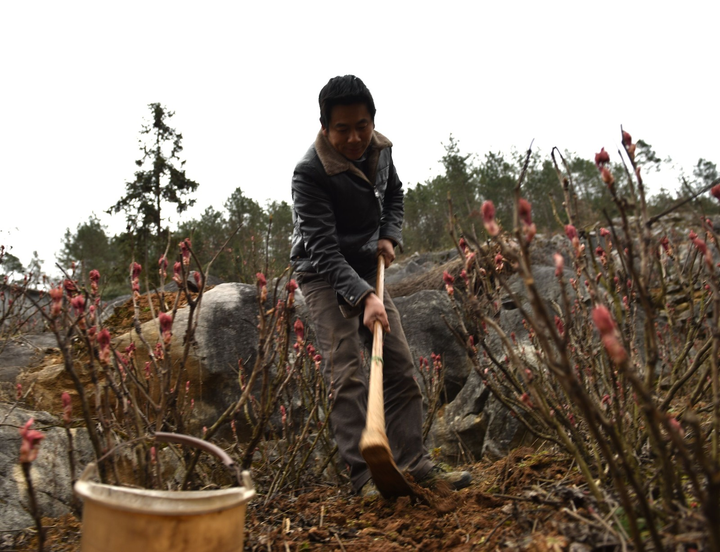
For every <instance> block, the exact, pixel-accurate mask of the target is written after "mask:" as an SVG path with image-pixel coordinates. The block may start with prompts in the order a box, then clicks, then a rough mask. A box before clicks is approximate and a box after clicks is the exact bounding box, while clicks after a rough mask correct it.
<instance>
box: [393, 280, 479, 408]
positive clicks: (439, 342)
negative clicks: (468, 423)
mask: <svg viewBox="0 0 720 552" xmlns="http://www.w3.org/2000/svg"><path fill="white" fill-rule="evenodd" d="M393 301H394V303H395V306H396V307H397V309H398V312H399V313H400V318H401V320H402V325H403V330H404V331H405V336H406V337H407V341H408V345H410V350H411V351H412V354H413V359H414V360H415V366H419V362H418V361H419V358H420V357H425V358H427V359H429V358H430V355H431V354H432V353H434V354H436V355H440V356H441V357H442V361H443V365H444V366H445V391H446V397H447V400H448V401H451V400H453V399H454V398H455V396H456V395H457V394H458V393H459V392H460V390H461V389H462V388H463V386H464V385H465V382H466V380H467V378H468V375H469V374H470V371H471V370H472V363H471V362H470V360H469V359H468V356H467V353H466V352H465V348H464V347H463V346H461V345H460V344H459V343H458V341H457V339H456V338H455V336H454V335H453V333H452V331H451V330H450V329H449V327H448V324H449V325H450V328H452V329H453V330H455V332H460V324H459V321H458V319H457V315H456V314H455V312H454V311H453V309H452V304H451V303H450V299H449V298H448V295H447V293H445V292H444V291H429V290H427V291H420V292H418V293H415V294H413V295H411V296H409V297H397V298H395V299H393ZM418 379H419V381H420V383H421V386H422V379H421V378H418Z"/></svg>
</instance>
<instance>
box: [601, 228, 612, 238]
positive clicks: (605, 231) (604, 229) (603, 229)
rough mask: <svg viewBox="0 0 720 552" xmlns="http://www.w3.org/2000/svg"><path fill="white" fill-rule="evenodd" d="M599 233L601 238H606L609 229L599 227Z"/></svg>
mask: <svg viewBox="0 0 720 552" xmlns="http://www.w3.org/2000/svg"><path fill="white" fill-rule="evenodd" d="M600 235H601V236H602V237H603V238H607V237H608V236H609V235H610V230H608V229H607V228H600Z"/></svg>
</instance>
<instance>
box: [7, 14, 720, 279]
mask: <svg viewBox="0 0 720 552" xmlns="http://www.w3.org/2000/svg"><path fill="white" fill-rule="evenodd" d="M719 19H720V3H718V2H711V1H709V0H704V1H702V2H697V1H693V0H686V1H683V2H673V3H670V2H667V3H660V2H656V1H654V2H650V1H634V2H620V1H608V2H584V1H577V0H576V1H570V2H558V1H537V0H535V1H511V0H505V1H502V2H500V1H492V2H489V1H478V0H476V1H466V2H454V1H451V0H436V1H435V2H432V3H430V2H422V1H417V0H416V1H414V2H396V1H392V0H384V1H381V2H377V1H374V0H368V1H363V2H340V1H338V0H334V1H330V2H315V1H312V0H305V1H302V2H300V1H297V0H296V1H287V2H285V1H275V2H269V1H267V2H258V1H255V2H229V1H226V2H210V1H206V2H202V3H201V2H192V3H191V2H180V1H172V2H153V1H150V0H146V1H142V2H137V1H123V2H113V3H110V2H73V1H69V0H68V1H64V2H57V1H43V0H38V1H34V2H10V1H7V2H2V3H1V4H0V244H3V245H5V246H6V248H10V251H11V252H12V253H13V254H14V255H16V256H17V257H19V258H20V260H21V262H23V263H24V264H27V263H28V261H29V260H30V258H31V256H32V252H33V251H34V250H37V251H38V252H39V255H40V258H41V259H43V260H44V261H45V266H44V268H45V270H47V271H52V269H53V264H54V262H55V254H56V252H57V251H58V250H59V249H60V247H61V241H62V238H63V235H64V232H65V229H66V228H71V229H72V230H73V231H74V230H75V229H76V227H77V225H78V224H80V223H82V222H84V221H86V220H87V219H88V216H89V215H90V214H91V213H92V212H95V213H96V214H97V215H101V220H102V221H103V222H104V223H105V224H107V225H108V232H109V233H110V234H114V233H118V232H120V231H122V230H123V229H124V217H123V215H116V216H114V217H110V216H108V215H104V214H103V212H104V210H105V209H107V208H108V207H109V206H110V205H112V204H113V203H115V202H116V201H117V200H118V199H119V198H120V197H122V195H123V193H124V190H125V187H124V183H125V182H126V181H127V180H131V179H132V178H133V174H134V171H135V168H136V167H135V164H134V161H135V159H138V158H139V156H140V154H139V151H138V149H137V146H138V142H137V140H138V138H139V131H140V127H141V124H142V122H143V119H144V118H145V117H147V116H148V114H149V110H148V108H147V104H149V103H151V102H160V103H162V104H164V105H166V106H167V107H168V108H170V109H171V110H174V111H175V112H176V115H175V117H173V119H171V122H172V126H174V128H176V129H178V130H179V131H181V132H182V134H183V136H184V141H183V144H184V147H185V149H184V152H183V158H184V159H186V160H187V163H186V166H185V168H186V171H187V175H188V176H189V177H190V178H192V179H194V180H196V181H197V182H199V183H200V188H199V190H198V193H197V195H196V197H197V199H198V201H197V206H196V208H195V209H194V210H193V211H192V212H191V213H190V216H199V214H200V213H201V212H202V211H203V210H204V209H205V208H206V207H208V206H210V205H212V206H213V207H215V208H216V209H218V210H220V209H222V204H223V203H224V202H225V200H226V199H227V198H228V197H229V196H230V194H231V193H232V192H233V190H235V188H237V187H238V186H240V187H241V188H242V190H243V192H244V194H245V195H247V196H249V197H251V198H253V199H255V200H257V201H259V202H260V203H261V204H264V203H265V201H266V200H286V201H288V202H289V201H290V191H289V190H290V177H291V175H292V170H293V167H294V165H295V163H296V162H297V161H298V160H299V159H300V157H301V156H302V154H303V153H304V152H305V150H306V149H307V147H308V146H309V145H310V143H311V142H312V140H313V139H314V136H315V134H316V132H317V130H318V128H319V123H318V116H319V115H318V108H317V95H318V92H319V91H320V88H321V87H322V86H323V85H324V84H325V83H326V82H327V80H328V79H329V78H330V77H333V76H335V75H338V74H347V73H353V74H356V75H357V76H359V77H361V78H362V79H363V80H364V81H365V83H366V84H367V85H368V87H369V88H370V90H371V91H372V93H373V96H374V97H375V102H376V105H377V107H378V112H377V115H376V121H375V122H376V128H377V129H378V130H379V131H380V132H382V133H384V134H386V135H387V136H388V137H389V138H390V139H391V140H392V141H393V142H394V143H395V148H394V157H395V164H396V166H397V167H398V172H399V174H400V177H401V179H402V180H403V181H404V183H405V184H406V185H408V186H412V185H414V184H415V183H417V182H424V181H425V180H427V179H429V178H432V177H433V176H435V175H436V174H438V173H439V172H440V166H439V164H438V160H439V159H440V158H441V157H442V155H443V153H444V150H443V147H442V143H443V142H447V140H448V137H449V135H450V133H452V134H453V135H454V136H455V137H456V138H457V139H458V140H459V143H460V148H461V151H462V152H463V153H476V154H479V155H481V156H482V155H484V154H485V152H487V151H489V150H493V151H503V152H506V153H507V152H509V151H510V150H511V148H513V147H516V148H518V149H520V150H525V149H526V148H527V146H528V145H529V144H530V142H531V140H533V139H534V140H535V146H534V147H535V148H536V149H540V151H541V152H543V153H545V154H548V153H549V152H550V150H551V148H552V147H553V146H557V147H559V148H560V149H561V150H565V149H568V150H570V151H574V152H576V153H577V154H579V155H582V156H583V157H587V158H592V156H593V155H594V154H595V152H597V151H599V149H600V147H603V146H604V147H605V148H606V149H608V151H610V153H611V157H613V158H615V159H617V153H616V150H617V146H618V143H619V135H620V131H619V128H620V125H621V124H622V125H623V126H624V128H625V129H626V130H628V131H629V132H630V133H631V134H632V136H633V138H634V139H638V138H641V139H644V140H645V141H647V142H649V143H650V144H651V145H652V146H653V147H654V149H655V151H656V152H657V153H658V155H659V156H660V157H661V158H665V157H667V156H671V157H672V158H673V160H674V161H675V162H676V164H677V165H678V167H682V168H683V169H684V170H685V172H686V173H691V171H692V166H693V165H694V164H695V163H696V162H697V160H698V158H700V157H703V158H705V159H709V160H711V161H714V162H716V163H718V162H720V156H719V155H718V152H719V149H720V148H719V146H720V137H719V135H718V131H717V129H718V128H720V115H719V112H718V99H717V88H716V87H717V81H716V80H715V79H717V78H718V75H717V67H718V60H719V57H720V56H719V54H720V51H719V48H718V46H717V41H716V38H715V37H716V29H717V21H718V20H719ZM676 180H677V174H672V173H671V172H669V171H668V172H663V173H660V174H659V175H648V176H647V177H646V181H647V182H648V184H649V185H650V186H651V187H652V188H653V189H659V188H660V187H661V186H664V187H666V188H669V189H672V188H674V187H675V184H676ZM173 215H174V217H173V220H172V224H173V226H174V224H175V223H176V222H177V215H175V214H174V213H173Z"/></svg>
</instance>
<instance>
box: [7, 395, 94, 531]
mask: <svg viewBox="0 0 720 552" xmlns="http://www.w3.org/2000/svg"><path fill="white" fill-rule="evenodd" d="M30 418H34V419H35V424H34V425H33V428H34V429H37V430H40V431H42V433H43V434H44V435H45V439H43V440H42V441H41V442H40V449H39V453H38V457H37V459H36V460H35V461H34V462H33V463H32V469H31V477H32V482H33V487H34V488H35V491H36V498H37V501H38V507H39V509H40V513H41V515H42V516H43V517H44V516H48V517H60V516H62V515H64V514H67V513H69V512H70V509H71V506H70V505H71V501H72V500H73V491H72V487H71V476H70V467H69V466H70V463H69V460H68V441H67V436H66V434H65V428H64V427H62V426H61V425H60V422H59V421H58V420H57V419H56V418H54V417H53V416H51V415H50V414H48V413H47V412H32V411H28V410H24V409H21V408H15V409H13V408H12V407H11V406H10V405H8V404H2V403H0V421H1V422H2V423H0V531H20V530H22V529H25V528H27V527H30V526H32V525H33V524H34V521H33V519H32V517H31V515H30V514H29V511H28V499H27V487H26V484H25V478H24V477H23V472H22V468H21V467H20V464H19V463H18V458H19V451H20V443H21V439H20V433H19V428H20V427H21V426H22V425H23V424H25V422H27V421H28V420H29V419H30ZM72 431H73V443H74V448H75V450H76V451H78V454H77V456H76V470H77V473H76V477H77V476H79V475H80V470H81V469H82V467H83V466H85V465H86V464H87V463H88V462H90V461H91V460H92V458H93V455H92V448H91V446H90V441H89V439H88V437H87V432H86V431H85V430H84V429H73V430H72Z"/></svg>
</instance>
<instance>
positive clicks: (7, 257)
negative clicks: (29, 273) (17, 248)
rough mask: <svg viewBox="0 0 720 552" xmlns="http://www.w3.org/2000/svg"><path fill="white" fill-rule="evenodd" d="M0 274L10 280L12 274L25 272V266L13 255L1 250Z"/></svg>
mask: <svg viewBox="0 0 720 552" xmlns="http://www.w3.org/2000/svg"><path fill="white" fill-rule="evenodd" d="M0 267H1V268H0V274H1V275H2V276H7V278H8V280H10V281H12V280H13V276H17V275H22V274H23V273H24V272H25V267H24V266H23V264H22V263H21V262H20V259H18V258H17V257H16V256H15V255H13V254H12V253H8V252H7V251H3V253H2V255H0Z"/></svg>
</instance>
